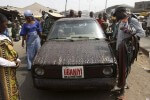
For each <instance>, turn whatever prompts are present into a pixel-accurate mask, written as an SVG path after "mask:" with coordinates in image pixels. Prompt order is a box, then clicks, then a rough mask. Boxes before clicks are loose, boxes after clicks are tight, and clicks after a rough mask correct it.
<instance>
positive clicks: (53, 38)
mask: <svg viewBox="0 0 150 100" xmlns="http://www.w3.org/2000/svg"><path fill="white" fill-rule="evenodd" d="M117 70H118V65H117V60H116V58H115V56H114V54H113V51H112V48H111V46H110V45H109V43H108V41H106V38H105V35H104V33H103V31H102V29H101V27H100V25H99V24H98V22H97V21H96V20H95V19H93V18H62V19H59V20H58V21H56V22H55V23H54V25H53V26H52V29H51V31H50V33H49V34H48V37H47V40H46V42H45V43H44V44H43V46H42V47H41V48H40V50H39V51H38V53H37V55H36V56H35V59H34V61H33V65H32V77H33V83H34V86H35V87H36V88H38V89H58V90H62V89H92V88H96V89H112V88H113V87H114V86H115V85H116V84H117Z"/></svg>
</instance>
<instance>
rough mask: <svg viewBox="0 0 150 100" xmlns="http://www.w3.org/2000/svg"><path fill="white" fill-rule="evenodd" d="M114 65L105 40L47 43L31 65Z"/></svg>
mask: <svg viewBox="0 0 150 100" xmlns="http://www.w3.org/2000/svg"><path fill="white" fill-rule="evenodd" d="M110 63H114V57H113V56H112V53H111V51H110V47H109V46H108V43H107V42H106V41H105V40H83V41H72V42H71V41H48V42H46V43H45V44H44V45H43V46H42V47H41V49H40V50H39V52H38V53H37V55H36V57H35V59H34V63H33V65H88V64H110Z"/></svg>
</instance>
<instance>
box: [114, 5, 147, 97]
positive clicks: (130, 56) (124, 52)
mask: <svg viewBox="0 0 150 100" xmlns="http://www.w3.org/2000/svg"><path fill="white" fill-rule="evenodd" d="M114 16H115V17H116V20H117V24H116V27H117V30H116V33H115V38H116V51H117V53H116V55H117V56H116V58H117V59H118V66H119V77H118V79H119V81H118V87H119V88H121V93H122V95H121V96H119V97H118V98H123V97H124V95H123V94H124V88H125V86H126V78H127V76H128V74H129V72H130V69H131V64H132V63H133V62H134V59H135V58H136V56H137V52H138V49H139V48H138V40H140V37H143V36H144V35H145V32H144V30H143V28H142V26H141V25H140V23H139V22H138V20H137V19H135V18H133V17H129V15H128V13H127V10H126V8H125V7H118V8H116V10H115V12H114ZM129 41H132V42H129ZM130 43H132V44H130ZM128 44H130V45H128ZM129 46H130V47H131V48H132V49H130V48H129ZM129 49H130V50H131V51H128V50H129Z"/></svg>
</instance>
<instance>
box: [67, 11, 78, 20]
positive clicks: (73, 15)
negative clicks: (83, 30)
mask: <svg viewBox="0 0 150 100" xmlns="http://www.w3.org/2000/svg"><path fill="white" fill-rule="evenodd" d="M68 17H70V18H73V17H76V16H75V13H74V10H70V13H69V16H68Z"/></svg>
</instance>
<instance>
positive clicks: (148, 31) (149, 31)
mask: <svg viewBox="0 0 150 100" xmlns="http://www.w3.org/2000/svg"><path fill="white" fill-rule="evenodd" d="M149 35H150V14H149V16H148V17H147V27H146V36H149Z"/></svg>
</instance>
